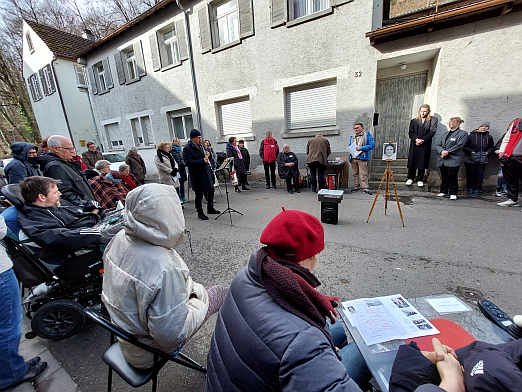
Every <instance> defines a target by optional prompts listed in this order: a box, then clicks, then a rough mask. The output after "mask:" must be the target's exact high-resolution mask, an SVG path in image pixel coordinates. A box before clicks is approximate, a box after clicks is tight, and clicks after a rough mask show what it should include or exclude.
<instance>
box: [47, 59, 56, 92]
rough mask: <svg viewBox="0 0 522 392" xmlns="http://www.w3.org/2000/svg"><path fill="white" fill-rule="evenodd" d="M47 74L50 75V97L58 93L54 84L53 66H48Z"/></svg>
mask: <svg viewBox="0 0 522 392" xmlns="http://www.w3.org/2000/svg"><path fill="white" fill-rule="evenodd" d="M47 72H48V73H49V83H50V84H51V85H50V86H49V87H50V89H49V95H51V94H53V93H54V92H55V91H56V84H55V83H54V74H53V69H52V68H51V64H48V65H47Z"/></svg>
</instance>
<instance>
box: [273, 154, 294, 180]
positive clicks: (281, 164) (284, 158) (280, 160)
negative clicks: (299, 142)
mask: <svg viewBox="0 0 522 392" xmlns="http://www.w3.org/2000/svg"><path fill="white" fill-rule="evenodd" d="M285 163H295V165H294V166H285ZM277 165H278V168H277V171H278V172H279V176H280V177H281V178H288V176H289V175H290V176H295V175H298V176H299V161H298V159H297V155H295V154H294V153H293V152H292V151H290V152H289V153H284V152H280V153H279V155H278V157H277Z"/></svg>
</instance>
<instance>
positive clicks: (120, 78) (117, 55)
mask: <svg viewBox="0 0 522 392" xmlns="http://www.w3.org/2000/svg"><path fill="white" fill-rule="evenodd" d="M114 62H115V63H116V73H117V74H118V83H119V84H125V71H124V70H123V63H122V61H121V52H116V53H115V54H114Z"/></svg>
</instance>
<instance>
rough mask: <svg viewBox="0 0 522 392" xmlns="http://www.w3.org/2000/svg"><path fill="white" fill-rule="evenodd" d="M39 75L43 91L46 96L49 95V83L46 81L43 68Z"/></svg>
mask: <svg viewBox="0 0 522 392" xmlns="http://www.w3.org/2000/svg"><path fill="white" fill-rule="evenodd" d="M38 75H40V83H42V89H43V92H44V94H45V95H49V90H48V89H47V81H46V80H45V75H44V70H43V68H42V69H41V70H39V71H38Z"/></svg>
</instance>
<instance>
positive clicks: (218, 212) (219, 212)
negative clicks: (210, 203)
mask: <svg viewBox="0 0 522 392" xmlns="http://www.w3.org/2000/svg"><path fill="white" fill-rule="evenodd" d="M207 214H211V215H216V214H221V211H219V210H216V209H215V208H214V207H212V208H209V209H207Z"/></svg>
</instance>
